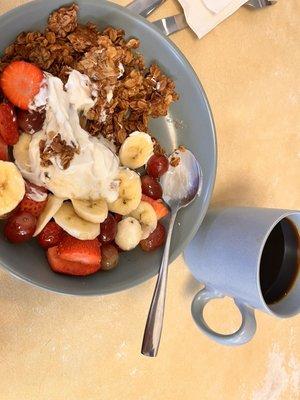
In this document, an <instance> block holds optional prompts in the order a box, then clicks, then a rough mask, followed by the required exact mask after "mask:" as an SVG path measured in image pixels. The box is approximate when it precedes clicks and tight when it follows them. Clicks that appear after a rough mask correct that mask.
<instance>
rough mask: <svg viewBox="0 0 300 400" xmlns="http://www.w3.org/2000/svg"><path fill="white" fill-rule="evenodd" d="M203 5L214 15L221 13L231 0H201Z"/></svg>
mask: <svg viewBox="0 0 300 400" xmlns="http://www.w3.org/2000/svg"><path fill="white" fill-rule="evenodd" d="M202 2H203V3H204V5H205V6H206V7H207V8H208V9H209V10H210V11H212V12H213V13H214V14H217V13H219V12H221V11H222V10H223V9H224V8H225V7H227V6H228V5H229V4H230V3H232V0H202Z"/></svg>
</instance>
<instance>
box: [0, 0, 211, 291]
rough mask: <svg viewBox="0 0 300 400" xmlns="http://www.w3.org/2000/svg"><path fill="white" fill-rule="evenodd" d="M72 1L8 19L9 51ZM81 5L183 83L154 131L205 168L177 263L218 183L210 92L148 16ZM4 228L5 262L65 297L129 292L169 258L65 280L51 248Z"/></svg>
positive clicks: (35, 5) (125, 256)
mask: <svg viewBox="0 0 300 400" xmlns="http://www.w3.org/2000/svg"><path fill="white" fill-rule="evenodd" d="M64 4H65V1H62V0H52V1H51V2H46V1H43V0H37V1H33V2H30V3H28V4H26V5H24V6H22V7H19V8H16V9H14V10H12V11H10V12H8V13H7V14H5V15H2V16H1V17H0V33H1V49H2V50H3V49H4V48H5V47H6V46H7V45H8V44H9V43H11V42H12V41H13V40H14V39H15V37H16V36H17V35H18V34H19V33H20V32H22V31H29V30H38V29H43V28H44V26H45V24H46V20H47V17H48V15H49V14H50V13H51V11H53V10H54V9H57V8H59V7H60V6H62V5H64ZM77 4H78V5H79V6H80V21H81V22H87V21H92V22H94V23H95V24H97V25H99V26H100V27H105V26H107V25H112V26H116V27H120V28H122V29H124V30H125V32H126V35H127V36H129V37H130V36H133V37H138V38H139V39H140V40H141V47H140V51H141V53H142V54H143V55H144V57H145V60H146V62H148V63H149V62H153V61H156V62H157V64H158V65H159V66H160V67H161V68H162V69H163V70H164V71H166V73H167V74H168V75H169V76H170V77H171V78H172V79H173V80H174V82H175V84H176V89H177V92H178V93H179V95H180V100H179V101H177V102H176V103H174V104H173V105H172V106H171V108H170V110H169V114H168V116H167V117H163V118H157V119H152V120H151V122H150V129H151V131H152V132H153V133H154V134H155V136H156V137H157V138H158V140H159V142H160V143H161V144H162V146H163V147H164V148H165V149H166V151H167V152H168V153H171V152H172V151H173V150H174V149H175V148H176V147H178V146H179V145H184V146H185V147H187V148H189V149H191V150H192V151H193V153H194V154H195V156H196V158H197V159H198V160H199V162H200V164H201V167H202V170H203V176H204V179H203V189H202V192H201V195H200V196H199V197H198V198H197V199H196V200H195V201H194V202H193V203H192V204H191V206H189V207H188V208H186V209H183V210H182V211H181V212H180V213H179V215H178V220H177V225H176V227H175V228H174V233H173V238H172V244H171V249H170V259H171V261H173V260H174V259H175V258H176V257H177V256H178V255H179V254H180V253H181V252H182V251H183V249H184V247H185V246H186V245H187V244H188V243H189V241H190V240H191V239H192V238H193V236H194V235H195V233H196V232H197V230H198V228H199V226H200V224H201V222H202V220H203V218H204V215H205V213H206V210H207V208H208V204H209V201H210V198H211V194H212V190H213V185H214V180H215V174H216V158H217V156H216V139H215V132H214V125H213V119H212V115H211V112H210V108H209V105H208V102H207V99H206V96H205V93H204V90H203V88H202V86H201V84H200V82H199V80H198V78H197V76H196V75H195V73H194V71H193V69H192V68H191V66H190V64H189V63H188V61H187V60H186V59H185V57H184V56H183V55H182V54H181V52H180V51H179V50H178V49H177V48H176V46H175V45H174V44H173V43H172V42H171V41H170V40H169V39H167V38H166V37H164V36H163V35H162V34H161V33H160V32H159V31H158V30H157V29H156V28H155V27H154V26H152V25H151V24H150V23H149V22H147V21H146V20H145V19H143V18H141V17H139V16H136V15H133V14H132V13H131V12H129V11H128V10H126V9H125V8H122V7H120V6H117V5H114V4H112V3H109V2H106V1H100V0H84V1H83V0H82V1H77ZM165 223H167V221H166V222H165ZM0 225H2V222H1V223H0ZM0 228H1V237H0V265H1V266H3V267H4V268H5V269H6V270H7V271H9V272H11V273H12V274H13V275H15V276H17V277H19V278H21V279H23V280H25V281H27V282H30V283H31V284H34V285H36V286H39V287H42V288H45V289H48V290H52V291H55V292H59V293H65V294H73V295H103V294H108V293H113V292H116V291H120V290H124V289H127V288H129V287H132V286H134V285H137V284H139V283H141V282H143V281H145V280H147V279H149V278H150V277H153V276H154V275H155V274H156V273H157V271H158V268H159V265H160V261H161V255H162V251H161V250H158V251H155V252H149V253H145V252H143V251H142V250H140V249H138V248H137V249H135V250H134V251H132V252H124V253H122V254H121V257H120V265H119V267H118V268H116V269H114V270H112V271H108V272H102V273H96V274H94V275H91V276H87V277H72V276H67V275H60V274H56V273H54V272H53V271H52V270H51V269H50V268H49V266H48V263H47V260H46V257H45V254H44V251H43V250H42V249H41V248H40V247H39V246H38V245H37V243H36V242H35V241H29V242H26V243H24V244H18V245H17V246H16V245H13V244H10V243H8V242H7V241H6V240H5V238H4V236H3V233H2V232H3V229H2V228H3V227H2V226H0Z"/></svg>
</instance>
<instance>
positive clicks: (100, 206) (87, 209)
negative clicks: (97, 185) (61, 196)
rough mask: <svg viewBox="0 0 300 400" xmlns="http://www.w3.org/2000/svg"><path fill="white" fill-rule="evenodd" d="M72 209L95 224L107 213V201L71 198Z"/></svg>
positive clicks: (103, 218) (101, 220)
mask: <svg viewBox="0 0 300 400" xmlns="http://www.w3.org/2000/svg"><path fill="white" fill-rule="evenodd" d="M72 204H73V207H74V210H75V212H76V214H77V215H79V217H81V218H83V219H85V220H86V221H89V222H94V223H95V224H100V223H101V222H103V221H104V220H105V219H106V217H107V214H108V207H107V203H106V201H105V200H104V199H99V200H75V199H72Z"/></svg>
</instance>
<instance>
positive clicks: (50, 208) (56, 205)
mask: <svg viewBox="0 0 300 400" xmlns="http://www.w3.org/2000/svg"><path fill="white" fill-rule="evenodd" d="M63 202H64V199H61V198H59V197H56V196H54V195H53V194H49V196H48V199H47V203H46V206H45V208H44V210H43V211H42V213H41V215H40V216H39V218H38V220H37V224H36V229H35V232H34V234H33V236H37V235H38V234H39V233H40V232H41V231H42V230H43V229H44V228H45V226H46V225H47V224H48V222H49V221H50V219H51V218H52V217H53V216H54V215H55V214H56V213H57V211H58V210H59V209H60V207H61V206H62V204H63Z"/></svg>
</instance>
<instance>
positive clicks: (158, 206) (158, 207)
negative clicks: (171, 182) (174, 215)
mask: <svg viewBox="0 0 300 400" xmlns="http://www.w3.org/2000/svg"><path fill="white" fill-rule="evenodd" d="M142 201H146V202H147V203H149V204H151V206H152V207H153V208H154V211H155V212H156V216H157V219H161V218H164V217H165V216H166V215H168V214H169V210H168V207H167V206H166V205H165V204H164V203H163V201H162V200H153V199H151V197H148V196H146V195H145V194H142Z"/></svg>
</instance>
